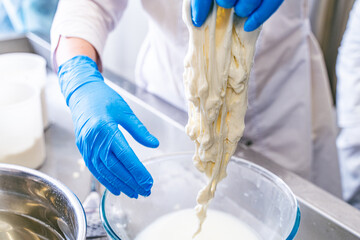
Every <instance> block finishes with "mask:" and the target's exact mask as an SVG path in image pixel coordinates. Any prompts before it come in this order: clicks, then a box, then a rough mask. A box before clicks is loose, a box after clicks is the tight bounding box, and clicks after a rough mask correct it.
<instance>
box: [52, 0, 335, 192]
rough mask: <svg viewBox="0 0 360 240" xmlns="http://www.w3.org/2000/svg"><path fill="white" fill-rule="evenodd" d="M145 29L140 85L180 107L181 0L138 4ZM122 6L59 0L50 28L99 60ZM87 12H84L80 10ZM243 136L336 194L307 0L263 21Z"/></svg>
mask: <svg viewBox="0 0 360 240" xmlns="http://www.w3.org/2000/svg"><path fill="white" fill-rule="evenodd" d="M142 5H143V7H144V9H145V10H146V11H147V13H148V16H149V32H148V34H147V37H146V39H145V41H144V43H143V46H142V48H141V50H140V54H139V57H138V61H137V67H136V79H137V81H138V84H139V85H140V86H142V87H144V88H145V89H147V90H148V91H150V92H152V93H154V94H156V95H158V96H160V97H161V98H163V99H165V100H167V101H168V102H170V103H172V104H174V105H175V106H178V107H180V108H184V109H185V106H186V101H185V97H184V89H183V83H182V73H183V59H184V56H185V53H186V51H187V44H188V33H187V29H186V27H185V24H184V23H183V21H182V18H181V16H182V13H181V10H182V7H181V5H182V1H181V0H171V1H169V0H152V1H150V0H143V1H142ZM125 7H126V1H120V0H101V1H100V0H78V1H72V0H62V1H60V4H59V7H58V12H57V15H56V18H55V21H54V25H53V29H52V45H53V50H55V48H56V46H57V42H58V39H59V36H60V35H63V36H72V37H80V38H83V39H86V40H88V41H89V42H90V43H91V44H92V45H93V46H94V47H95V48H96V49H97V51H98V52H99V54H100V55H101V53H102V51H103V46H104V44H105V39H106V36H107V34H108V32H109V31H111V30H112V29H113V28H114V26H115V24H116V22H117V21H119V19H120V17H121V13H122V12H123V10H124V8H125ZM85 9H86V10H85ZM249 88H250V89H249V109H248V112H247V115H246V121H245V124H246V128H245V134H244V139H245V140H246V141H247V142H251V143H252V145H251V148H253V149H254V150H255V151H258V152H261V153H262V154H263V155H265V156H267V157H268V158H270V159H271V160H273V161H274V162H276V163H278V164H280V165H282V166H283V167H285V168H287V169H289V170H291V171H293V172H295V173H298V174H299V175H301V176H302V177H304V178H306V179H308V180H310V181H312V182H314V183H315V184H317V185H319V186H320V187H322V188H324V189H326V190H328V191H330V192H332V193H333V194H335V195H338V196H339V195H341V186H340V175H339V169H338V160H337V151H336V145H335V121H334V117H333V115H332V102H331V97H330V89H329V84H328V78H327V74H326V71H325V67H324V61H323V57H322V53H321V51H320V48H319V46H318V44H317V43H316V41H315V39H314V37H313V35H312V33H311V30H310V24H309V19H308V1H307V0H287V1H284V4H283V5H282V6H281V7H280V9H279V10H278V11H277V12H276V14H275V15H273V17H271V19H270V20H269V21H267V22H266V23H265V24H264V27H263V31H262V33H261V36H260V39H259V42H258V49H257V53H256V56H255V64H254V68H253V72H252V76H251V78H250V86H249Z"/></svg>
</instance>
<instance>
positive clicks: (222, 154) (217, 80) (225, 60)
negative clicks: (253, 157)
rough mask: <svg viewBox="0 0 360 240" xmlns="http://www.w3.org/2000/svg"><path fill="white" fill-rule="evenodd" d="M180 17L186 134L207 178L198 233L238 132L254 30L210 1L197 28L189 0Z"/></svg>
mask: <svg viewBox="0 0 360 240" xmlns="http://www.w3.org/2000/svg"><path fill="white" fill-rule="evenodd" d="M183 20H184V21H185V24H186V25H187V27H188V30H189V36H190V39H189V49H188V52H187V55H186V58H185V63H184V64H185V71H184V85H185V92H186V97H187V99H188V107H189V113H188V114H189V120H188V124H187V126H186V133H187V134H188V135H189V136H190V138H191V139H192V140H193V141H195V143H196V152H195V155H194V158H193V160H194V163H195V165H196V167H197V168H198V169H199V170H200V171H202V172H204V173H205V174H206V175H207V176H208V177H209V182H208V184H207V185H206V186H205V187H204V188H203V189H202V190H201V191H200V192H199V194H198V197H197V202H198V205H197V207H196V211H197V215H198V217H199V220H200V225H199V230H198V231H200V230H201V225H202V222H203V221H204V219H205V217H206V210H207V206H208V204H209V201H210V200H211V199H212V198H213V197H214V193H215V190H216V186H217V184H218V182H219V181H221V180H222V179H223V178H224V177H225V176H226V166H227V164H228V161H229V159H230V158H231V156H232V155H233V153H234V151H235V149H236V146H237V143H238V141H239V140H240V138H241V136H242V134H243V132H244V127H245V126H244V118H245V112H246V108H247V86H248V79H249V75H250V69H251V66H252V63H253V57H254V52H255V45H256V40H257V38H258V35H259V32H260V30H259V29H258V30H255V31H253V32H245V31H244V30H243V26H244V22H245V19H242V18H239V17H237V16H236V15H235V14H234V12H233V9H224V8H221V7H219V6H217V5H216V3H215V2H214V5H213V9H212V10H211V11H210V13H209V16H208V18H207V20H206V22H205V23H204V24H203V26H202V27H200V28H197V27H194V26H193V23H192V21H191V10H190V0H184V3H183Z"/></svg>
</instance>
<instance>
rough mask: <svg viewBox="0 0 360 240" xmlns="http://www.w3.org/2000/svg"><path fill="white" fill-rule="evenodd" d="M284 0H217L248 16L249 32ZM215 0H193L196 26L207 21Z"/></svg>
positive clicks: (192, 7)
mask: <svg viewBox="0 0 360 240" xmlns="http://www.w3.org/2000/svg"><path fill="white" fill-rule="evenodd" d="M283 1H284V0H216V3H217V5H219V6H220V7H223V8H234V12H235V14H236V15H238V16H239V17H242V18H248V19H247V20H246V22H245V25H244V30H245V31H247V32H251V31H254V30H255V29H257V28H258V27H260V26H261V25H262V24H263V23H264V22H265V21H266V20H267V19H268V18H269V17H270V16H271V15H272V14H273V13H274V12H275V11H276V10H277V9H278V8H279V7H280V5H281V4H282V2H283ZM213 3H214V1H213V0H191V16H192V21H193V24H194V26H196V27H201V26H202V25H203V23H204V22H205V20H206V18H207V16H208V15H209V12H210V10H211V9H212V6H213Z"/></svg>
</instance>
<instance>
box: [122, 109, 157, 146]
mask: <svg viewBox="0 0 360 240" xmlns="http://www.w3.org/2000/svg"><path fill="white" fill-rule="evenodd" d="M125 114H126V116H125ZM118 122H119V124H120V125H121V126H122V127H123V128H125V129H126V131H128V132H129V133H130V134H131V136H132V137H133V138H134V139H135V140H136V141H137V142H139V143H140V144H142V145H144V146H146V147H151V148H156V147H158V146H159V140H157V138H156V137H154V136H153V135H152V134H150V133H149V131H148V130H147V129H146V127H145V126H144V124H143V123H142V122H141V121H140V120H139V119H138V118H137V117H136V115H135V114H134V113H133V112H132V111H131V109H130V108H129V111H125V112H123V116H122V117H120V118H119V119H118ZM116 128H117V126H116Z"/></svg>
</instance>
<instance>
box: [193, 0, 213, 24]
mask: <svg viewBox="0 0 360 240" xmlns="http://www.w3.org/2000/svg"><path fill="white" fill-rule="evenodd" d="M190 5H191V20H192V22H193V24H194V26H195V27H201V26H202V25H203V24H204V22H205V20H206V18H207V16H208V15H209V12H210V9H211V7H212V5H213V0H191V2H190Z"/></svg>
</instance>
